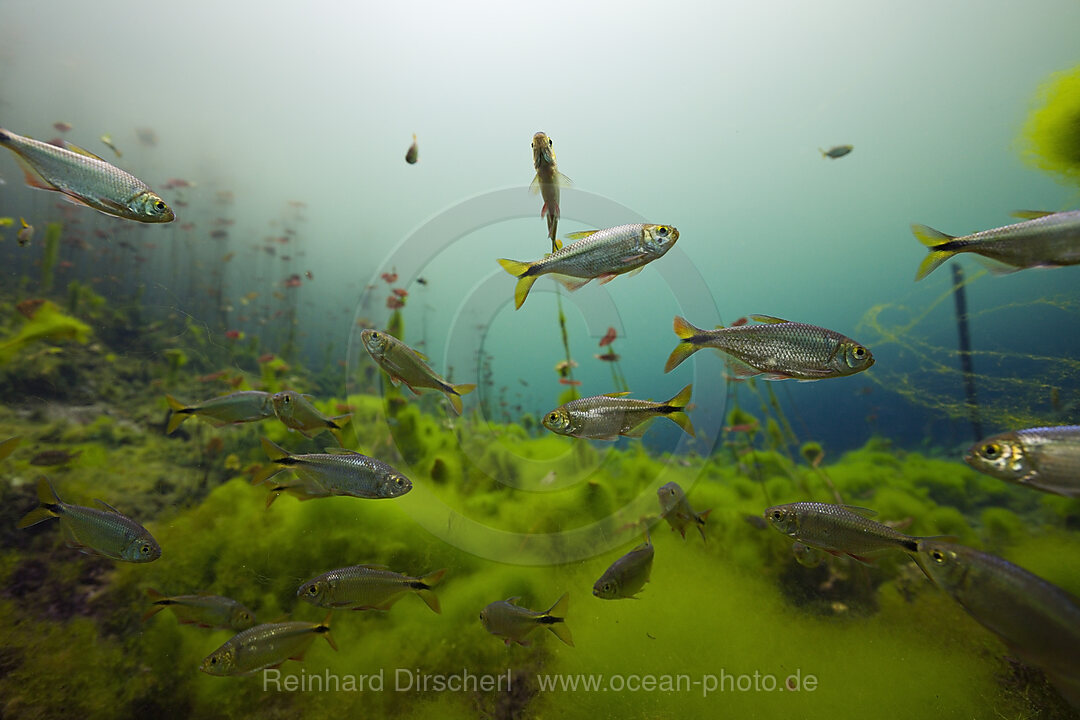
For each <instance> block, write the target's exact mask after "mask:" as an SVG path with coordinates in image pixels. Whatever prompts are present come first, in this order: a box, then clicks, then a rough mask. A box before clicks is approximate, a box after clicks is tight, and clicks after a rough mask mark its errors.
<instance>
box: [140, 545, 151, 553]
mask: <svg viewBox="0 0 1080 720" xmlns="http://www.w3.org/2000/svg"><path fill="white" fill-rule="evenodd" d="M139 552H141V553H142V554H143V555H149V554H150V546H149V545H143V546H142V547H141V548H139Z"/></svg>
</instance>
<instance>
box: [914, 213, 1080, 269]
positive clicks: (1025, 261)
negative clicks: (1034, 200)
mask: <svg viewBox="0 0 1080 720" xmlns="http://www.w3.org/2000/svg"><path fill="white" fill-rule="evenodd" d="M1017 214H1018V215H1019V216H1021V217H1027V218H1031V219H1029V220H1025V221H1024V222H1020V223H1015V224H1013V225H1005V226H1004V227H998V228H993V229H991V230H983V231H981V232H977V233H972V234H971V235H964V236H962V237H955V236H953V235H946V234H945V233H943V232H938V231H937V230H934V229H933V228H930V227H927V226H926V225H912V226H911V231H912V233H914V234H915V237H916V238H918V240H919V242H921V243H922V244H923V245H926V246H927V248H928V249H929V254H928V255H927V256H926V257H925V258H923V261H922V263H921V264H920V265H919V271H918V272H917V273H916V274H915V280H916V281H918V280H922V279H923V278H924V277H926V276H927V275H929V274H930V273H932V272H933V271H934V269H936V268H937V267H938V266H939V265H941V264H942V263H943V262H945V261H946V260H948V259H949V258H951V257H952V256H954V255H956V254H957V253H962V252H970V253H975V254H976V255H980V256H982V257H983V258H986V259H987V260H989V261H991V262H992V263H993V264H992V265H991V269H992V270H993V271H994V272H997V273H1002V272H1014V271H1016V270H1024V269H1027V268H1035V267H1063V266H1066V265H1076V264H1078V263H1080V210H1070V211H1068V212H1059V213H1044V212H1031V211H1028V212H1022V213H1017Z"/></svg>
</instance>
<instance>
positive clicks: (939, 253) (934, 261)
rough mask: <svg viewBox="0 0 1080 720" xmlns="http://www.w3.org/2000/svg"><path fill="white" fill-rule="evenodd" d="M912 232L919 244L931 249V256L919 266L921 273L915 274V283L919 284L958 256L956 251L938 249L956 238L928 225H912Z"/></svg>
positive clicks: (924, 259)
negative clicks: (953, 257)
mask: <svg viewBox="0 0 1080 720" xmlns="http://www.w3.org/2000/svg"><path fill="white" fill-rule="evenodd" d="M911 232H912V233H914V235H915V237H916V238H918V240H919V242H921V243H922V244H923V245H926V246H927V247H928V248H930V254H929V255H927V256H926V257H925V258H923V261H922V263H920V264H919V271H918V272H917V273H915V281H916V282H918V281H919V280H922V279H923V278H924V277H926V276H927V275H929V274H930V273H932V272H934V270H936V269H937V267H938V266H939V265H941V264H942V263H943V262H945V261H946V260H948V259H949V258H951V257H952V256H953V255H955V254H956V250H938V249H936V248H939V247H940V246H941V245H944V244H945V243H947V242H949V241H950V240H955V238H954V237H953V236H952V235H946V234H945V233H943V232H940V231H938V230H935V229H934V228H932V227H927V226H926V225H918V224H915V225H912V226H911Z"/></svg>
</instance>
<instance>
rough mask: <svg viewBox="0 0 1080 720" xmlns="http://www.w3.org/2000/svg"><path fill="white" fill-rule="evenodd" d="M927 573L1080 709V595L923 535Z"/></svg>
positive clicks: (921, 553)
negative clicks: (1042, 673)
mask: <svg viewBox="0 0 1080 720" xmlns="http://www.w3.org/2000/svg"><path fill="white" fill-rule="evenodd" d="M917 559H918V562H919V565H920V567H922V569H923V572H925V573H926V574H927V576H929V578H930V579H931V580H933V581H934V583H935V584H936V585H937V586H938V587H940V588H941V589H942V590H944V591H945V592H947V593H948V594H949V595H951V596H952V598H953V599H954V600H956V601H957V602H958V603H960V605H962V606H963V608H964V610H966V611H967V612H968V614H969V615H971V616H972V617H973V618H975V620H977V621H978V622H979V623H980V624H981V625H982V626H983V627H985V628H987V629H988V630H990V631H991V632H993V633H994V634H995V635H997V636H998V637H1000V638H1001V639H1002V640H1003V641H1004V642H1005V645H1006V646H1007V647H1008V648H1009V651H1010V652H1011V653H1012V654H1014V655H1016V656H1017V657H1018V658H1020V659H1021V660H1023V661H1024V662H1026V663H1029V664H1031V665H1035V666H1036V667H1039V668H1041V669H1042V670H1043V672H1045V673H1046V677H1047V678H1048V679H1049V680H1050V682H1051V683H1053V685H1054V687H1056V688H1057V689H1058V692H1060V693H1061V695H1062V696H1063V697H1064V698H1065V699H1066V700H1068V701H1069V702H1070V703H1071V704H1072V706H1073V707H1075V708H1078V709H1080V600H1077V598H1076V597H1074V596H1072V595H1070V594H1069V593H1067V592H1065V591H1064V590H1062V589H1061V588H1059V587H1057V586H1056V585H1053V584H1052V583H1049V582H1047V581H1046V580H1043V579H1042V578H1040V577H1038V576H1037V575H1033V574H1032V573H1029V572H1028V571H1027V570H1024V569H1023V568H1021V567H1018V566H1016V565H1013V564H1012V563H1010V562H1007V561H1005V560H1003V559H1001V558H999V557H997V556H995V555H990V554H989V553H984V552H979V551H978V550H972V549H971V548H969V547H964V546H963V545H956V544H953V543H946V542H940V541H935V540H930V539H926V540H921V541H920V542H919V544H918V555H917Z"/></svg>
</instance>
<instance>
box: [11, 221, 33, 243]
mask: <svg viewBox="0 0 1080 720" xmlns="http://www.w3.org/2000/svg"><path fill="white" fill-rule="evenodd" d="M19 222H20V223H22V228H20V229H19V232H17V233H15V239H16V240H17V241H18V242H19V247H26V246H27V245H29V244H30V241H31V240H33V239H34V226H33V225H31V224H29V223H28V222H26V218H19Z"/></svg>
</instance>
